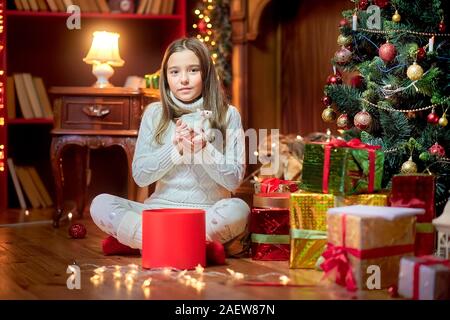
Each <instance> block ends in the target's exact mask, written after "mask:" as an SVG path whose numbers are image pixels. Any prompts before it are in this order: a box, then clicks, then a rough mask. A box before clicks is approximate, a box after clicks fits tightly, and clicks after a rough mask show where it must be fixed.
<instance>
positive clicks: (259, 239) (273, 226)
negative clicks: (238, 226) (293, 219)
mask: <svg viewBox="0 0 450 320" xmlns="http://www.w3.org/2000/svg"><path fill="white" fill-rule="evenodd" d="M249 220H250V221H249V231H250V233H251V234H252V236H251V240H252V245H251V254H252V259H254V260H288V259H289V252H290V245H289V229H290V226H289V209H283V208H253V209H252V211H251V213H250V219H249Z"/></svg>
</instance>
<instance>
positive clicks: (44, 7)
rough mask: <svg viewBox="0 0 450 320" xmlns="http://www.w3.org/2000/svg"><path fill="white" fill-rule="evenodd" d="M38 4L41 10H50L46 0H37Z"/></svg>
mask: <svg viewBox="0 0 450 320" xmlns="http://www.w3.org/2000/svg"><path fill="white" fill-rule="evenodd" d="M37 4H38V6H39V11H48V8H47V4H46V2H45V0H37Z"/></svg>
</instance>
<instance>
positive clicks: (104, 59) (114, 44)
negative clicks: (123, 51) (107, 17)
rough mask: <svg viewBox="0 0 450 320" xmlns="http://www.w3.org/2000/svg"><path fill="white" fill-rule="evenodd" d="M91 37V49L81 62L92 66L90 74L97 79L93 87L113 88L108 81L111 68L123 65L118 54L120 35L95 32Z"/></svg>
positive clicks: (112, 72)
mask: <svg viewBox="0 0 450 320" xmlns="http://www.w3.org/2000/svg"><path fill="white" fill-rule="evenodd" d="M93 35H94V38H93V40H92V45H91V49H90V50H89V52H88V54H87V56H86V57H85V58H83V61H84V62H86V63H87V64H92V74H93V75H94V76H96V77H97V82H96V83H95V84H94V85H93V86H94V87H96V88H108V87H113V85H112V84H111V83H110V82H109V81H108V79H109V78H110V77H111V76H112V75H113V74H114V70H113V68H112V66H114V67H121V66H123V65H124V63H125V61H123V60H122V58H121V57H120V54H119V37H120V35H119V34H118V33H112V32H106V31H96V32H94V34H93Z"/></svg>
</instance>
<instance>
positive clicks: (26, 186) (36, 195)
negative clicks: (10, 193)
mask: <svg viewBox="0 0 450 320" xmlns="http://www.w3.org/2000/svg"><path fill="white" fill-rule="evenodd" d="M7 162H8V168H9V173H10V175H11V179H12V181H13V184H14V189H15V190H16V194H17V198H18V199H19V204H20V208H21V209H27V207H28V206H27V202H26V200H25V196H24V192H23V191H25V195H26V199H27V200H28V203H30V204H31V207H32V208H33V209H36V208H47V207H51V206H53V201H52V198H51V197H50V195H49V193H48V190H47V188H46V187H45V185H44V183H43V182H42V180H41V177H40V176H39V174H38V173H37V170H36V168H35V167H31V166H17V165H14V162H13V160H12V159H11V158H8V160H7Z"/></svg>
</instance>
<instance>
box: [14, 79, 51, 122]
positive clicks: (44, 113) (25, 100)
mask: <svg viewBox="0 0 450 320" xmlns="http://www.w3.org/2000/svg"><path fill="white" fill-rule="evenodd" d="M12 79H13V80H14V81H13V83H12V84H11V83H9V82H8V83H7V86H8V88H7V90H8V91H7V92H10V91H9V90H10V88H15V91H16V93H17V98H18V99H17V102H18V103H19V107H20V111H21V112H22V116H23V118H25V119H32V118H53V111H52V107H51V104H50V100H49V98H48V94H47V90H46V89H45V85H44V81H43V80H42V78H40V77H33V76H32V75H31V74H29V73H15V74H14V75H13V77H12ZM9 95H12V94H11V93H9ZM9 95H8V99H9ZM13 101H14V100H13ZM8 105H9V103H8ZM11 108H13V106H11ZM14 110H15V107H14ZM11 113H12V110H11ZM16 117H17V115H16ZM10 119H13V118H11V117H10Z"/></svg>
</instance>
